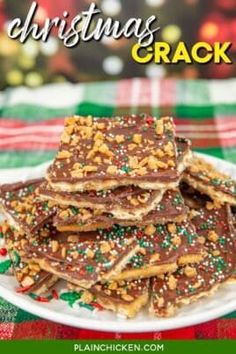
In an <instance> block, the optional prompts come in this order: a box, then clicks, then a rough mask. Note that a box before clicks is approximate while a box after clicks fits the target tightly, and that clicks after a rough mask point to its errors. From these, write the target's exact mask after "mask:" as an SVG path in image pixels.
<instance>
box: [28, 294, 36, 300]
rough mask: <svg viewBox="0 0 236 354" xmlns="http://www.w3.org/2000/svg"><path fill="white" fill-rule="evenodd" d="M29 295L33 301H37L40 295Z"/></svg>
mask: <svg viewBox="0 0 236 354" xmlns="http://www.w3.org/2000/svg"><path fill="white" fill-rule="evenodd" d="M28 295H29V297H31V299H34V300H37V298H38V295H36V294H34V293H29V294H28Z"/></svg>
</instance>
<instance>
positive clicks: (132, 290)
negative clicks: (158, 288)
mask: <svg viewBox="0 0 236 354" xmlns="http://www.w3.org/2000/svg"><path fill="white" fill-rule="evenodd" d="M68 287H69V289H70V290H77V291H80V290H81V288H77V287H76V286H75V285H73V284H68ZM89 294H90V296H89ZM89 294H88V296H87V299H93V297H95V300H96V301H97V303H99V304H100V305H102V307H103V308H104V309H106V310H111V311H113V312H116V313H117V314H121V315H124V316H125V317H128V318H133V317H135V316H136V315H137V313H138V312H139V311H140V310H141V308H142V307H144V306H145V305H146V304H147V303H148V299H149V279H137V280H133V281H120V282H116V281H110V282H107V283H105V284H102V283H98V284H95V285H93V286H92V287H91V288H90V289H89ZM86 295H87V293H85V294H84V298H85V299H86Z"/></svg>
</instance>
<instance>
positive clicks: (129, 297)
mask: <svg viewBox="0 0 236 354" xmlns="http://www.w3.org/2000/svg"><path fill="white" fill-rule="evenodd" d="M121 298H122V299H123V300H125V301H128V302H131V301H133V300H134V297H133V296H131V295H128V294H124V295H122V296H121Z"/></svg>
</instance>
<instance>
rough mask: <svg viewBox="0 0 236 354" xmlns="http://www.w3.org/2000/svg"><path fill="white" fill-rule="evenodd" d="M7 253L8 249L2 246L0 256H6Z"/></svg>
mask: <svg viewBox="0 0 236 354" xmlns="http://www.w3.org/2000/svg"><path fill="white" fill-rule="evenodd" d="M6 255H7V249H6V248H0V256H2V257H5V256H6Z"/></svg>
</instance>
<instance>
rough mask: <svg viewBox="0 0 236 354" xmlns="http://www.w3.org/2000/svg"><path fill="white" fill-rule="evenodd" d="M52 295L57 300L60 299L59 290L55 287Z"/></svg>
mask: <svg viewBox="0 0 236 354" xmlns="http://www.w3.org/2000/svg"><path fill="white" fill-rule="evenodd" d="M52 297H53V299H55V300H58V299H59V295H58V292H57V291H56V290H55V289H53V290H52Z"/></svg>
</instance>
